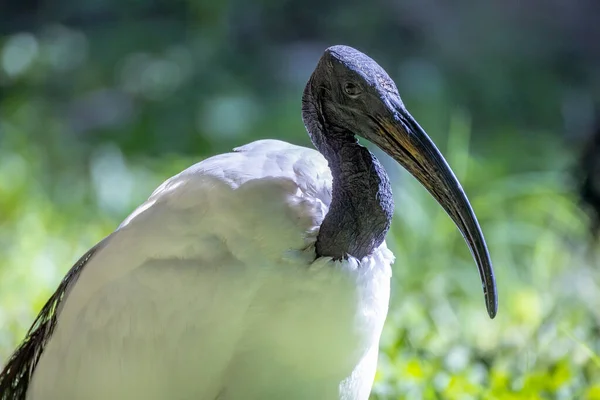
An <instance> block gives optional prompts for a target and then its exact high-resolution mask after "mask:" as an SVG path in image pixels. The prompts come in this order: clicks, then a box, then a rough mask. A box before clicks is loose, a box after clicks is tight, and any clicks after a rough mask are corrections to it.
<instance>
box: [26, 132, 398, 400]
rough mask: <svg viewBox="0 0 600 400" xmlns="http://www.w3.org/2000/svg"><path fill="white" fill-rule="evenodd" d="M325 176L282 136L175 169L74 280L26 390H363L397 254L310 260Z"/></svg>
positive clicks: (67, 393)
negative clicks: (335, 259) (176, 172)
mask: <svg viewBox="0 0 600 400" xmlns="http://www.w3.org/2000/svg"><path fill="white" fill-rule="evenodd" d="M331 180H332V178H331V172H330V170H329V168H328V165H327V162H326V160H325V159H324V158H323V156H322V155H321V154H320V153H318V152H317V151H315V150H310V149H306V148H302V147H298V146H294V145H290V144H287V143H284V142H281V141H277V140H261V141H257V142H254V143H250V144H248V145H246V146H244V147H240V148H238V149H236V151H235V152H233V153H228V154H223V155H219V156H215V157H212V158H209V159H207V160H205V161H203V162H200V163H199V164H196V165H194V166H192V167H191V168H188V169H187V170H185V171H183V172H182V173H180V174H178V175H176V176H174V177H172V178H171V179H169V180H167V181H166V182H165V183H163V184H162V185H161V186H160V187H159V188H158V189H157V190H156V191H155V192H154V193H153V194H152V196H150V198H149V199H148V201H147V202H146V203H144V204H143V205H141V206H140V207H139V208H138V209H137V210H136V211H135V212H134V213H133V214H132V215H131V216H129V217H128V218H127V219H126V220H125V221H124V222H123V224H121V226H120V227H119V228H118V229H117V230H116V231H115V232H114V233H113V234H112V235H111V236H109V237H108V238H107V239H106V241H105V242H104V243H103V244H102V245H101V247H100V248H99V250H98V251H97V252H96V253H95V254H94V256H93V257H92V258H91V259H90V260H89V262H88V263H87V265H86V266H85V268H84V269H83V270H82V271H81V274H80V276H79V277H78V279H77V280H76V281H75V284H71V285H70V288H69V290H68V292H67V296H66V298H65V299H64V300H63V301H62V303H61V304H60V307H61V308H60V309H59V311H58V317H57V322H56V327H55V330H54V333H53V334H52V336H51V337H50V339H49V341H48V343H47V345H46V347H45V349H44V351H43V353H42V355H41V358H40V360H39V363H38V364H37V367H36V369H35V373H34V375H33V379H32V381H31V384H30V385H29V390H28V395H27V399H29V400H59V399H60V400H76V399H89V400H94V399H115V400H118V399H145V400H153V399H156V400H163V399H173V400H188V399H189V400H192V399H193V400H215V399H219V400H227V399H248V400H251V399H344V400H361V399H367V398H368V395H369V392H370V389H371V385H372V382H373V378H374V374H375V369H376V364H377V349H378V344H379V336H380V333H381V329H382V327H383V323H384V320H385V317H386V314H387V308H388V300H389V285H390V276H391V269H390V264H391V262H392V261H393V255H392V254H391V252H390V251H389V250H388V249H387V248H386V245H385V243H383V244H382V245H381V246H380V247H379V248H378V249H376V250H375V252H374V253H373V254H372V255H371V256H368V257H365V258H364V259H362V260H356V259H354V258H352V257H350V258H349V259H348V260H346V261H332V260H331V259H329V258H317V259H316V260H315V249H314V243H315V240H316V236H317V233H318V230H319V226H320V224H321V222H322V220H323V218H324V216H325V215H326V213H327V212H328V208H329V205H330V202H331V185H332V182H331ZM359 265H360V268H359Z"/></svg>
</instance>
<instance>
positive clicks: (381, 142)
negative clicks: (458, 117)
mask: <svg viewBox="0 0 600 400" xmlns="http://www.w3.org/2000/svg"><path fill="white" fill-rule="evenodd" d="M302 115H303V120H304V124H305V125H306V128H307V130H308V131H309V133H311V132H317V131H319V132H322V134H321V135H314V134H311V137H312V139H313V142H314V144H315V146H316V147H317V148H318V149H319V150H321V151H323V149H325V148H326V146H328V141H330V140H348V139H349V138H354V136H360V137H363V138H365V139H367V140H369V141H370V142H372V143H374V144H375V145H377V146H378V147H379V148H381V149H382V150H383V151H385V152H386V153H387V154H388V155H390V156H391V157H392V158H393V159H394V160H396V161H397V162H398V163H399V164H401V165H402V166H403V167H404V168H405V169H406V170H407V171H408V172H410V173H411V174H412V175H413V176H414V177H415V178H416V179H417V180H418V181H419V182H420V183H421V184H422V185H423V186H424V187H425V188H426V189H427V190H428V191H429V193H431V195H432V196H433V197H434V198H435V199H436V200H437V201H438V203H439V204H440V205H441V206H442V207H443V208H444V210H445V211H446V212H447V213H448V215H449V216H450V217H451V218H452V220H453V221H454V223H455V224H456V225H457V226H458V228H459V229H460V231H461V233H462V235H463V237H464V238H465V240H466V242H467V244H468V245H469V248H470V249H471V253H472V254H473V257H474V258H475V261H476V262H477V266H478V268H479V274H480V277H481V280H482V284H483V290H484V294H485V297H486V306H487V310H488V313H489V315H490V317H492V318H493V317H494V316H495V315H496V311H497V307H498V305H497V304H498V298H497V293H496V283H495V279H494V272H493V268H492V262H491V259H490V256H489V253H488V250H487V245H486V243H485V239H484V237H483V234H482V232H481V228H480V227H479V223H478V222H477V218H476V216H475V213H474V212H473V209H472V208H471V204H470V203H469V200H468V198H467V196H466V195H465V193H464V191H463V189H462V187H461V185H460V183H459V181H458V179H457V178H456V176H455V175H454V173H453V172H452V169H451V168H450V166H449V165H448V163H447V162H446V160H445V159H444V157H443V156H442V154H441V153H440V151H439V150H438V149H437V147H436V146H435V144H434V143H433V142H432V141H431V139H430V138H429V137H428V136H427V134H426V133H425V131H424V130H423V129H422V128H421V127H420V126H419V124H418V123H417V122H416V121H415V119H414V118H413V117H412V116H411V115H410V113H409V112H408V111H407V110H406V108H405V107H404V104H403V103H402V100H401V99H400V95H399V94H398V89H397V88H396V85H395V84H394V82H393V81H392V79H391V78H390V77H389V75H388V74H387V73H386V72H385V71H384V70H383V68H381V67H380V66H379V65H378V64H377V63H376V62H375V61H374V60H373V59H371V58H370V57H368V56H367V55H365V54H363V53H361V52H360V51H358V50H356V49H353V48H351V47H348V46H333V47H330V48H328V49H327V50H326V51H325V53H324V54H323V56H322V57H321V59H320V60H319V63H318V65H317V67H316V69H315V71H314V72H313V74H312V75H311V77H310V79H309V81H308V84H307V85H306V89H305V90H304V96H303V114H302Z"/></svg>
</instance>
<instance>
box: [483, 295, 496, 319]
mask: <svg viewBox="0 0 600 400" xmlns="http://www.w3.org/2000/svg"><path fill="white" fill-rule="evenodd" d="M486 308H487V312H488V315H489V316H490V319H494V318H495V317H496V314H497V313H498V296H497V295H496V293H494V295H493V296H491V297H490V298H489V299H488V301H487V304H486Z"/></svg>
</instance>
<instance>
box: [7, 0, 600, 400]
mask: <svg viewBox="0 0 600 400" xmlns="http://www.w3.org/2000/svg"><path fill="white" fill-rule="evenodd" d="M599 4H600V3H597V2H594V1H591V0H590V1H579V2H572V3H569V2H566V1H562V2H561V1H558V0H555V1H542V0H531V1H528V2H518V1H516V0H513V1H503V2H491V1H480V2H477V1H467V0H462V1H456V2H453V3H452V4H450V2H445V1H442V0H427V1H391V0H389V1H385V0H378V1H373V2H360V1H344V2H342V1H333V0H319V1H316V0H307V1H302V2H299V1H274V0H261V1H254V2H251V1H221V2H219V1H200V0H199V1H190V0H176V1H173V0H170V1H166V0H148V1H139V0H126V1H116V0H81V1H79V2H73V1H67V0H62V1H61V0H54V1H50V0H45V1H44V0H27V1H23V2H20V3H17V2H13V4H8V3H6V4H3V5H1V6H0V251H1V253H0V256H1V257H0V360H5V359H6V358H7V357H8V356H9V355H10V353H11V351H12V350H13V349H14V347H15V346H16V344H17V343H18V342H19V341H20V340H21V339H22V338H23V335H24V334H25V332H26V330H27V328H28V327H29V325H30V324H31V322H32V321H33V318H34V316H35V315H36V313H37V311H38V310H39V309H40V308H41V306H42V305H43V304H44V302H45V301H46V299H47V298H48V297H49V295H50V294H51V293H52V292H53V290H54V289H55V288H56V286H57V285H58V283H59V281H60V279H61V278H62V276H63V275H64V273H65V272H66V271H67V270H68V268H69V267H70V266H71V265H72V263H73V262H74V261H75V260H76V259H77V258H78V257H79V256H80V255H81V254H83V253H84V252H85V251H86V250H87V249H88V248H89V247H91V246H93V245H94V244H95V243H96V242H98V241H99V240H100V239H102V238H103V237H104V236H105V235H107V234H108V233H110V232H111V231H112V230H113V229H114V228H115V227H116V226H117V225H118V224H119V222H120V221H121V220H122V219H124V218H125V217H126V216H127V215H128V214H129V212H131V211H132V210H133V208H135V207H136V206H137V205H138V204H139V203H141V202H142V201H143V200H144V199H145V198H146V197H147V196H148V195H149V194H150V193H151V191H152V190H153V189H154V188H155V187H156V186H157V185H158V184H160V183H161V182H162V181H163V180H164V179H166V178H167V177H169V176H171V175H172V174H174V173H176V172H178V171H179V170H181V169H183V168H185V167H187V166H189V165H190V164H192V163H195V162H197V161H200V160H202V159H203V158H206V157H208V156H210V155H213V154H217V153H221V152H225V151H228V150H230V149H231V148H233V147H235V146H239V145H241V144H244V143H247V142H249V141H252V140H255V139H259V138H278V139H283V140H287V141H290V142H293V143H296V144H301V145H306V146H309V145H310V142H309V140H308V137H307V135H306V132H305V131H304V128H303V125H302V121H301V118H300V96H301V92H302V89H303V86H304V84H305V82H306V80H307V78H308V76H309V75H310V73H311V72H312V69H313V68H314V66H315V63H316V61H317V60H318V58H319V56H320V55H321V54H322V52H323V50H324V49H325V48H326V47H328V46H330V45H333V44H347V45H351V46H354V47H357V48H359V49H360V50H362V51H364V52H366V53H367V54H369V55H370V56H372V57H373V58H375V59H376V60H377V61H378V62H379V63H380V64H381V65H382V66H383V67H384V68H385V69H386V70H387V71H388V73H389V74H390V76H391V77H392V78H393V79H394V80H395V81H396V83H397V86H398V88H399V90H400V93H401V95H402V97H403V100H404V102H405V104H406V106H407V108H408V109H409V110H410V111H411V113H412V114H413V115H414V116H415V118H416V119H417V120H418V121H419V122H420V124H421V125H422V126H423V127H424V128H425V129H426V130H427V132H428V133H429V134H430V136H431V137H432V138H433V140H434V141H435V142H436V143H437V144H438V146H439V147H440V149H441V150H442V152H443V153H444V155H445V156H446V157H447V159H448V161H449V163H450V164H451V166H452V167H453V169H454V170H455V172H456V174H457V176H458V177H459V179H460V180H461V182H462V183H463V186H464V187H465V190H466V192H467V193H468V195H469V197H470V199H471V202H472V204H473V207H474V209H475V211H476V213H477V215H478V217H479V219H480V222H481V225H482V228H483V231H484V233H485V235H486V238H487V241H488V246H489V249H490V252H491V255H492V258H493V260H494V263H495V269H496V276H497V282H498V286H499V290H500V292H499V298H500V309H499V313H498V316H497V317H496V319H495V320H489V319H488V317H487V314H486V312H485V307H484V302H483V298H482V293H481V289H480V287H481V286H480V283H479V277H478V274H477V271H476V268H475V265H474V262H473V261H472V259H471V256H470V254H469V251H468V249H467V247H466V245H465V243H464V241H463V239H462V238H461V236H460V234H459V233H458V231H457V230H456V228H455V227H454V225H453V224H452V222H451V221H450V219H449V218H448V217H447V216H446V215H445V214H444V212H443V211H442V210H441V209H440V208H439V207H438V206H437V205H436V204H435V202H434V201H433V200H432V199H431V198H430V197H429V195H428V194H427V193H426V191H425V190H424V189H423V188H421V187H420V186H419V185H418V184H417V183H416V182H415V181H414V180H413V179H412V178H411V177H410V176H409V175H408V174H407V173H405V172H404V171H402V170H400V169H399V168H398V167H396V166H395V165H393V163H391V162H390V161H389V159H384V160H383V161H384V163H385V164H386V166H387V167H389V172H390V175H391V176H392V177H393V179H394V190H395V196H396V199H397V211H396V215H395V219H394V222H393V228H392V232H391V233H390V235H389V236H388V244H389V245H390V247H391V248H392V249H393V250H394V252H395V254H396V256H397V261H396V263H395V266H394V277H393V294H392V296H393V297H392V305H391V309H390V313H389V316H388V321H387V325H386V329H385V331H384V334H383V338H382V344H381V357H380V369H379V373H378V375H377V382H376V385H375V389H374V392H373V396H372V397H373V398H374V399H396V398H408V399H419V398H423V399H438V398H440V399H441V398H443V399H582V398H587V399H600V356H599V355H598V354H599V352H600V324H599V321H600V311H598V310H599V309H600V308H599V307H598V306H599V305H600V290H599V287H600V285H599V284H600V272H599V268H600V266H599V263H598V262H597V258H596V257H595V253H597V251H596V250H595V248H596V247H597V246H596V244H595V243H594V242H593V241H591V240H590V237H589V235H588V222H589V221H588V218H587V216H586V214H585V213H584V212H583V211H582V210H581V209H580V207H579V204H578V197H577V186H576V184H577V180H576V179H575V178H574V176H573V173H572V172H573V170H574V169H575V168H576V167H577V160H578V158H579V154H580V151H581V149H582V148H584V147H585V143H586V138H587V137H588V135H589V132H591V131H592V129H593V124H594V118H595V110H596V108H597V106H598V99H600V96H599V93H600V46H598V44H597V43H598V40H600V24H599V23H598V18H599V17H598V16H599V15H600V5H599ZM377 154H378V155H380V154H381V153H377ZM382 158H383V157H382ZM0 363H2V361H0Z"/></svg>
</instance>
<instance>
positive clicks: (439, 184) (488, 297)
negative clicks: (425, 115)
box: [373, 100, 498, 318]
mask: <svg viewBox="0 0 600 400" xmlns="http://www.w3.org/2000/svg"><path fill="white" fill-rule="evenodd" d="M388 105H390V108H392V110H390V111H392V113H391V116H386V117H374V118H373V120H374V122H375V123H376V124H377V125H378V130H379V131H380V132H379V133H380V134H379V135H376V136H377V139H375V140H373V141H374V142H375V144H377V145H378V146H379V147H380V148H381V149H382V150H384V151H385V152H386V153H388V154H389V155H390V156H391V157H392V158H394V159H395V160H396V161H397V162H398V163H400V164H401V165H402V166H403V167H404V168H405V169H406V170H407V171H408V172H410V173H411V174H412V175H413V176H414V177H415V178H416V179H417V180H418V181H419V182H421V184H422V185H423V186H424V187H425V188H426V189H427V190H428V191H429V193H431V195H432V196H433V197H434V198H435V199H436V200H437V202H438V203H439V204H440V205H441V206H442V207H443V208H444V210H445V211H446V212H447V213H448V215H449V216H450V217H451V218H452V220H453V221H454V223H455V224H456V226H457V227H458V229H459V230H460V232H461V233H462V235H463V237H464V239H465V241H466V242H467V244H468V245H469V249H470V250H471V254H472V255H473V258H474V259H475V262H476V263H477V267H478V268H479V276H480V277H481V283H482V285H483V293H484V295H485V304H486V307H487V312H488V314H489V316H490V318H494V317H495V316H496V313H497V311H498V293H497V291H496V280H495V278H494V270H493V267H492V261H491V259H490V255H489V252H488V249H487V245H486V243H485V239H484V237H483V233H482V232H481V228H480V227H479V223H478V222H477V217H476V216H475V213H474V212H473V208H472V207H471V204H470V203H469V199H468V198H467V195H466V194H465V192H464V190H463V188H462V186H461V185H460V182H459V181H458V179H457V178H456V176H455V175H454V172H453V171H452V169H451V168H450V166H449V165H448V163H447V162H446V160H445V159H444V156H442V153H440V151H439V150H438V148H437V147H436V146H435V144H434V143H433V141H432V140H431V139H430V138H429V136H427V134H426V133H425V131H424V130H423V128H421V127H420V126H419V124H418V123H417V121H415V119H414V118H413V117H412V116H411V115H410V113H409V112H408V111H407V110H406V108H404V105H403V104H402V103H401V102H399V101H393V100H392V101H390V102H389V103H388Z"/></svg>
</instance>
